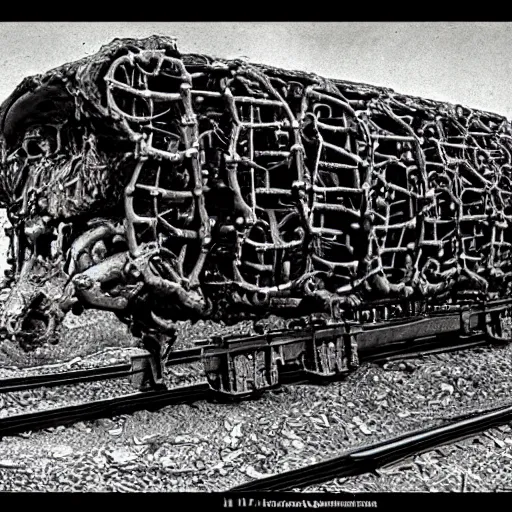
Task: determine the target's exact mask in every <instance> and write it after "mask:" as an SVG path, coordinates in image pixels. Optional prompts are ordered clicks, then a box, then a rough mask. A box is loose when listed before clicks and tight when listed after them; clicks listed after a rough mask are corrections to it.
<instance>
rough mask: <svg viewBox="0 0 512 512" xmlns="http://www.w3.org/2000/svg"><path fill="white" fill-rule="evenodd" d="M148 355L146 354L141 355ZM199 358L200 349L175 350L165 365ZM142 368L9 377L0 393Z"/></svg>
mask: <svg viewBox="0 0 512 512" xmlns="http://www.w3.org/2000/svg"><path fill="white" fill-rule="evenodd" d="M143 357H148V356H143ZM200 360H201V349H200V348H193V349H186V350H177V351H176V352H173V353H171V354H170V356H169V358H168V359H167V362H166V365H167V366H174V365H178V364H185V363H193V362H199V361H200ZM143 371H144V370H142V369H140V370H137V369H134V368H133V365H132V364H131V363H120V364H116V365H109V366H102V367H100V368H90V369H86V370H70V371H66V372H55V373H47V374H42V375H30V376H25V377H11V378H8V379H1V380H0V394H1V393H11V392H13V391H25V390H30V389H37V388H40V387H55V386H65V385H73V384H82V383H84V382H95V381H101V380H109V379H121V378H126V377H131V376H133V375H136V374H138V373H142V372H143Z"/></svg>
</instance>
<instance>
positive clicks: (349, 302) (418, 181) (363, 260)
mask: <svg viewBox="0 0 512 512" xmlns="http://www.w3.org/2000/svg"><path fill="white" fill-rule="evenodd" d="M34 83H35V85H34ZM20 87H21V89H20V88H19V89H20V90H19V91H18V92H17V93H15V95H14V96H15V97H14V98H13V99H12V100H11V101H8V103H7V106H4V109H3V110H4V121H3V123H4V128H3V132H4V140H3V144H4V147H5V151H4V152H5V155H6V158H5V159H4V166H3V173H2V176H3V185H2V197H5V202H6V203H7V205H8V206H9V207H10V208H11V211H12V212H15V213H17V216H16V215H14V216H13V222H14V224H15V227H16V226H18V231H17V232H18V237H21V238H23V236H25V237H26V236H28V235H27V234H26V233H27V226H30V225H32V224H34V222H35V220H37V219H39V217H41V218H43V219H46V220H44V221H43V222H42V224H41V223H39V224H37V222H36V223H35V224H37V225H41V226H42V227H41V229H42V230H43V231H44V230H45V229H46V228H45V227H44V226H49V225H51V222H50V221H48V220H47V218H50V219H58V220H59V222H60V224H59V229H61V230H62V229H63V228H62V222H63V221H64V220H66V221H67V222H68V223H69V224H71V225H72V227H71V228H70V229H71V232H72V234H71V235H70V237H69V245H66V244H64V245H63V246H62V244H61V245H60V246H59V247H61V248H62V252H63V253H65V254H63V258H62V260H58V261H59V262H60V263H59V264H62V261H64V260H67V266H66V267H65V273H66V275H68V277H69V278H72V281H71V284H70V285H68V287H67V288H66V293H65V294H64V295H65V298H66V301H67V302H66V304H67V305H68V306H69V304H72V303H73V302H74V301H75V303H76V301H77V300H78V301H79V302H81V303H83V305H84V306H85V307H101V308H104V309H112V310H116V311H117V312H118V314H119V315H120V317H121V318H123V320H125V321H127V322H129V323H135V324H140V325H141V326H143V327H144V328H156V329H157V330H158V329H163V330H165V329H167V328H170V326H171V324H172V322H173V321H175V320H177V319H196V318H208V317H213V318H217V319H222V320H225V321H234V320H236V319H239V318H242V317H244V316H253V317H258V316H261V315H265V314H268V313H272V312H274V313H275V312H281V313H282V314H288V315H289V314H299V313H300V312H304V311H313V310H319V311H324V310H326V311H327V312H330V313H333V312H334V310H333V308H334V306H341V307H342V308H345V309H346V308H348V309H350V307H351V306H356V305H358V304H360V303H363V304H369V303H371V302H372V301H375V300H379V299H386V298H387V299H392V300H403V299H408V300H424V299H428V300H439V301H441V300H452V299H453V300H457V299H459V298H464V297H467V296H468V295H471V294H475V295H477V296H481V297H487V298H493V297H499V296H504V295H505V294H508V293H509V292H510V276H511V271H512V270H511V268H510V247H511V242H512V240H511V235H510V229H509V222H510V218H511V217H510V216H511V214H512V213H511V209H510V207H511V194H512V189H511V181H510V176H511V154H510V151H511V141H512V137H511V134H512V132H511V129H510V125H509V123H508V122H507V121H506V119H504V118H502V117H500V116H497V115H495V114H491V113H487V112H481V111H477V110H471V109H468V108H464V107H460V106H452V105H448V104H443V103H439V102H434V101H429V100H424V99H420V98H414V97H410V96H404V95H400V94H397V93H395V92H394V91H392V90H389V89H384V88H378V87H373V86H366V85H361V84H354V83H349V82H343V81H337V80H327V79H324V78H321V77H318V76H316V75H312V74H307V73H301V72H296V71H285V70H281V69H275V68H271V67H268V66H262V65H252V64H249V63H247V62H244V61H226V60H221V59H212V58H210V57H207V56H203V55H180V54H179V52H178V51H177V49H176V46H175V43H174V41H173V40H170V39H166V38H158V37H153V38H149V39H147V40H142V41H137V40H129V41H122V40H116V41H115V42H113V43H112V44H111V45H109V46H107V47H105V48H103V49H102V50H101V51H100V53H99V54H98V55H97V56H93V57H91V58H88V59H84V60H82V61H79V62H78V63H74V64H70V65H68V66H65V67H63V68H59V70H57V71H55V70H54V71H53V72H50V74H49V75H47V77H43V78H42V79H41V78H39V79H37V80H33V81H32V82H30V81H29V82H25V85H23V84H22V86H20ZM50 87H54V88H55V89H56V90H58V91H59V93H58V94H57V93H55V92H52V94H51V95H50V93H48V90H49V89H50ZM27 91H30V92H31V94H32V95H33V96H35V97H37V95H38V94H39V95H40V96H41V94H42V92H41V91H43V92H44V91H46V96H51V98H52V99H53V100H54V101H56V98H60V99H61V100H62V98H63V97H64V98H65V102H66V103H65V104H66V105H67V109H68V110H65V109H64V111H65V112H68V114H67V117H66V116H64V117H65V120H64V124H62V122H61V123H60V124H59V123H57V122H56V120H55V119H52V118H54V117H56V115H55V111H54V112H53V113H52V115H50V116H48V118H47V119H43V121H44V122H41V119H38V123H37V124H38V125H41V126H43V127H44V128H45V129H46V132H48V131H50V132H51V131H52V129H51V126H57V129H56V132H55V133H56V134H57V135H54V136H53V138H49V137H48V136H46V138H44V137H43V138H41V137H42V135H41V134H42V133H43V132H42V131H41V130H39V131H37V130H36V131H34V130H33V128H34V126H33V125H34V121H33V120H29V121H31V122H29V121H26V122H24V123H21V122H17V125H16V123H14V122H11V123H10V124H9V123H6V121H5V119H6V114H5V112H7V115H8V114H9V112H10V111H13V109H11V107H12V106H13V104H14V105H15V103H16V100H17V99H18V98H19V97H20V96H21V95H22V94H25V93H27ZM38 91H39V92H38ZM63 91H65V92H63ZM66 95H67V96H66ZM63 101H64V100H63ZM39 103H40V102H39ZM32 104H33V105H38V108H37V109H35V110H38V111H41V109H40V108H39V107H40V105H39V104H38V103H37V101H34V102H33V103H32ZM10 109H11V110H10ZM11 117H14V118H16V110H15V109H14V114H11ZM39 117H41V116H39ZM10 126H11V127H12V126H17V127H16V128H11V129H10V130H11V132H13V133H10V132H9V130H8V129H7V128H9V127H10ZM62 126H67V127H68V132H66V131H65V130H64V132H65V134H67V135H66V136H65V137H63V136H62V133H61V132H62V130H63V129H62ZM29 128H30V129H31V130H29ZM22 132H23V133H24V136H21V135H20V134H21V133H22ZM78 135H80V137H78ZM62 139H65V140H64V141H63V140H62ZM20 148H21V149H20ZM20 154H22V156H23V158H22V161H20V157H19V155H20ZM15 155H17V156H16V157H15ZM70 155H71V156H72V157H74V160H73V158H71V159H70ZM59 159H60V160H59ZM27 162H28V164H27ZM78 164H79V165H78ZM21 168H25V169H27V168H28V169H29V171H30V172H28V176H26V174H27V173H26V172H25V174H24V175H23V174H22V173H21V171H20V169H21ZM36 171H37V172H36ZM41 176H43V177H44V179H42V178H41ZM56 177H58V179H56ZM64 177H65V178H66V180H64ZM38 180H39V181H38ZM43 182H45V183H52V182H56V183H60V184H61V185H62V186H63V190H69V189H70V187H74V188H72V193H70V194H68V193H67V192H66V194H64V197H65V198H67V202H66V201H65V202H64V203H63V200H62V199H61V198H59V196H55V195H52V194H50V193H49V192H47V191H46V192H45V190H46V189H45V188H44V186H42V184H43ZM78 184H79V185H78ZM20 187H21V189H23V194H24V196H23V197H25V198H26V199H25V200H24V201H25V204H26V205H27V204H28V203H27V201H28V202H30V198H29V196H30V193H32V195H33V196H34V199H33V200H34V201H35V200H36V199H37V201H39V202H40V201H41V200H42V199H46V203H45V202H44V201H43V203H42V204H43V206H41V205H39V209H40V210H44V211H39V212H38V211H37V208H36V209H35V210H34V212H32V213H30V212H29V211H28V210H30V208H28V210H27V207H25V208H24V209H22V213H23V214H22V215H20V211H19V208H18V209H17V207H15V205H16V204H18V202H19V199H18V197H17V196H16V193H14V192H15V191H16V190H19V189H20ZM78 189H79V190H78ZM77 190H78V192H77ZM31 191H32V192H31ZM34 191H35V192H34ZM37 201H36V203H34V204H39V202H37ZM52 204H53V205H58V206H59V208H60V209H59V208H57V207H56V206H55V207H54V208H53V209H52V208H51V207H50V206H51V205H52ZM106 205H108V206H109V208H108V209H106V210H105V215H101V218H96V217H100V215H99V212H100V211H101V210H102V208H105V207H106ZM38 215H39V217H38ZM34 219H35V220H34ZM80 219H85V220H86V221H87V222H85V221H82V222H81V221H80ZM21 223H22V224H23V229H22V230H23V233H24V235H23V236H22V234H20V233H21V231H20V229H21V228H20V226H21ZM13 243H17V242H16V240H14V239H13ZM116 244H117V245H116ZM29 253H30V251H29ZM23 254H24V255H23V257H22V259H23V258H26V254H25V253H23ZM19 268H21V266H19ZM19 279H20V274H19V269H18V280H19ZM297 307H298V309H297ZM64 309H65V308H64ZM336 314H339V312H337V313H336Z"/></svg>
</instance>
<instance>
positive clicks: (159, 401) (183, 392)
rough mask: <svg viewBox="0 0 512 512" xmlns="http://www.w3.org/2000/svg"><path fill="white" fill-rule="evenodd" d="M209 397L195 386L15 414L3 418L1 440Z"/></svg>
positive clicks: (201, 387)
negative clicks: (30, 432) (34, 431)
mask: <svg viewBox="0 0 512 512" xmlns="http://www.w3.org/2000/svg"><path fill="white" fill-rule="evenodd" d="M209 393H210V389H209V386H208V385H207V384H196V385H193V386H186V387H182V388H175V389H171V390H165V391H146V392H139V393H133V394H129V395H123V396H120V397H116V398H108V399H104V400H96V401H94V402H88V403H84V404H77V405H70V406H66V407H59V408H55V409H50V410H46V411H38V412H32V413H28V414H16V415H13V416H8V417H6V418H0V436H8V435H14V434H19V433H21V432H26V431H33V430H41V429H44V428H50V427H56V426H59V425H70V424H72V423H75V422H78V421H91V420H95V419H99V418H104V417H111V416H119V415H121V414H131V413H133V412H135V411H138V410H144V409H147V410H156V409H159V408H161V407H165V406H167V405H176V404H180V403H186V402H189V401H196V400H201V399H205V398H207V397H208V396H209Z"/></svg>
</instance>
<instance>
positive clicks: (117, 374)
mask: <svg viewBox="0 0 512 512" xmlns="http://www.w3.org/2000/svg"><path fill="white" fill-rule="evenodd" d="M485 344H486V342H485V340H484V339H483V338H482V337H481V336H474V337H472V338H471V339H470V340H466V341H464V342H463V343H460V342H459V341H456V342H454V340H453V336H435V337H428V338H425V339H420V340H415V341H414V342H400V343H396V344H393V345H386V346H383V347H381V348H380V349H379V350H373V351H368V352H366V353H365V352H362V353H361V360H362V361H367V362H373V363H384V362H388V361H393V360H397V359H405V358H410V357H422V356H425V355H428V354H435V353H439V352H449V351H455V350H466V349H468V348H475V347H479V346H483V345H485ZM201 351H202V347H196V348H191V349H185V350H177V351H175V352H171V354H170V355H169V356H168V358H167V360H166V363H165V364H166V366H167V367H172V366H175V365H179V364H189V363H198V362H200V361H201ZM140 357H142V358H145V357H149V356H140ZM143 371H144V370H143V369H134V368H133V365H132V364H131V363H121V364H117V365H110V366H103V367H100V368H90V369H86V370H71V371H66V372H55V373H48V374H42V375H30V376H25V377H11V378H8V379H1V380H0V394H2V393H11V392H14V391H25V390H30V389H37V388H40V387H55V386H65V385H74V384H81V383H84V382H95V381H102V380H109V379H120V378H126V377H131V376H134V375H136V374H138V373H142V372H143Z"/></svg>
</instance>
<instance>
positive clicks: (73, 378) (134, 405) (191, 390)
mask: <svg viewBox="0 0 512 512" xmlns="http://www.w3.org/2000/svg"><path fill="white" fill-rule="evenodd" d="M483 343H484V342H483V340H481V339H480V338H475V339H473V340H472V341H471V342H470V343H468V342H467V341H466V342H464V343H462V344H460V343H454V341H453V337H452V338H451V339H448V338H446V337H442V338H435V339H430V338H429V339H425V340H419V341H418V342H417V343H412V344H411V343H399V344H396V346H386V347H383V349H382V351H380V352H379V351H377V352H375V351H374V352H372V353H368V354H364V357H362V360H368V361H378V360H380V361H385V360H389V359H390V358H393V357H399V358H405V357H407V356H410V355H411V354H414V355H415V356H417V354H419V353H421V354H423V355H424V354H428V353H432V352H433V353H437V352H439V351H441V350H443V351H447V350H456V349H467V348H469V347H476V346H480V345H482V344H483ZM419 348H421V349H422V350H421V352H419V350H418V349H419ZM200 359H201V347H198V348H193V349H187V350H180V351H176V352H174V353H172V354H171V355H170V357H169V359H168V360H167V362H166V365H167V366H173V365H176V364H184V363H191V362H199V361H200ZM141 371H143V370H134V369H133V367H132V365H131V364H130V363H124V364H119V365H112V366H105V367H101V368H92V369H86V370H74V371H68V372H61V373H51V374H45V375H35V376H29V377H16V378H10V379H4V380H1V381H0V394H1V393H8V392H13V391H21V390H28V389H35V388H39V387H52V386H63V385H72V384H79V383H83V382H93V381H100V380H106V379H115V378H123V377H130V376H133V375H135V374H137V373H140V372H141ZM310 381H311V380H310V379H309V378H307V377H306V376H305V374H304V373H303V372H302V371H300V370H293V369H289V370H286V371H284V372H283V373H282V375H281V384H283V385H287V384H301V383H307V382H310ZM212 397H213V394H212V392H211V390H210V388H209V386H208V384H206V383H200V384H197V385H192V386H183V387H178V388H175V389H170V390H163V391H147V392H138V393H132V394H129V395H123V396H121V397H116V398H111V399H105V400H97V401H94V402H89V403H84V404H77V405H72V406H67V407H62V408H55V409H51V410H47V411H40V412H32V413H28V414H19V415H13V416H9V417H6V418H0V436H6V435H14V434H19V433H21V432H25V431H29V430H30V431H33V430H40V429H44V428H49V427H56V426H59V425H70V424H72V423H74V422H78V421H90V420H95V419H98V418H101V417H111V416H116V415H120V414H130V413H133V412H135V411H136V410H141V409H147V410H155V409H158V408H161V407H165V406H168V405H176V404H179V403H187V402H191V401H198V400H207V399H211V398H212ZM217 399H219V397H217Z"/></svg>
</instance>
